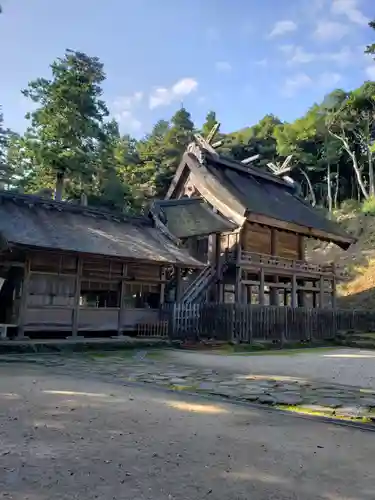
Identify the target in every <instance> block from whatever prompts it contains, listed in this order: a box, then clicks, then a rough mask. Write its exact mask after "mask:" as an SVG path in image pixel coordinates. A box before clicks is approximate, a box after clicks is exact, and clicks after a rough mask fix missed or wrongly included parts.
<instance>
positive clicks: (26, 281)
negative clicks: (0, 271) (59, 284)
mask: <svg viewBox="0 0 375 500" xmlns="http://www.w3.org/2000/svg"><path fill="white" fill-rule="evenodd" d="M29 290H30V259H29V258H27V257H26V262H25V268H24V275H23V282H22V295H21V301H20V308H19V322H18V329H17V339H24V338H26V337H25V321H26V314H27V300H28V297H29Z"/></svg>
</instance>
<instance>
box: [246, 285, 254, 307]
mask: <svg viewBox="0 0 375 500" xmlns="http://www.w3.org/2000/svg"><path fill="white" fill-rule="evenodd" d="M246 288H247V303H248V304H252V299H253V287H252V286H251V285H247V287H246Z"/></svg>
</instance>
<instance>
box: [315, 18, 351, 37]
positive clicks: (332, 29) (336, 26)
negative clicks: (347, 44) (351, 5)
mask: <svg viewBox="0 0 375 500" xmlns="http://www.w3.org/2000/svg"><path fill="white" fill-rule="evenodd" d="M348 33H349V28H348V26H346V25H345V24H343V23H338V22H334V21H320V22H319V23H318V25H317V27H316V30H315V31H314V38H316V39H317V40H320V41H322V42H330V41H335V40H341V39H342V38H343V37H344V36H345V35H347V34H348Z"/></svg>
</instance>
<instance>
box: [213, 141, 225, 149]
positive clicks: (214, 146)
mask: <svg viewBox="0 0 375 500" xmlns="http://www.w3.org/2000/svg"><path fill="white" fill-rule="evenodd" d="M223 144H224V141H223V140H220V141H216V142H214V143H213V144H212V147H213V148H214V149H217V148H220V146H222V145H223Z"/></svg>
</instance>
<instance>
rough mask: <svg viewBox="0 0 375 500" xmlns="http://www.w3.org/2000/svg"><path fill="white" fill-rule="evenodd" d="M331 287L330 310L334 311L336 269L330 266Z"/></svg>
mask: <svg viewBox="0 0 375 500" xmlns="http://www.w3.org/2000/svg"><path fill="white" fill-rule="evenodd" d="M332 273H333V278H332V285H331V296H332V309H336V305H337V304H336V267H335V264H332Z"/></svg>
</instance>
